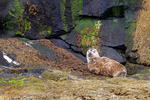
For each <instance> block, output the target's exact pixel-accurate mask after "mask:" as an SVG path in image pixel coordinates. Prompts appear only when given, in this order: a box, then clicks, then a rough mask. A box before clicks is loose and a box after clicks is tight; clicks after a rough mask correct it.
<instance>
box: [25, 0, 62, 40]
mask: <svg viewBox="0 0 150 100" xmlns="http://www.w3.org/2000/svg"><path fill="white" fill-rule="evenodd" d="M24 3H25V4H24V5H25V12H26V13H25V15H24V16H25V17H26V18H27V19H28V20H29V21H31V22H32V24H33V25H32V27H31V30H30V31H29V32H26V34H25V36H26V37H27V38H33V39H39V38H44V37H49V35H48V34H45V35H43V36H41V35H40V32H41V31H42V30H41V29H42V27H51V35H52V36H56V37H57V36H58V35H60V34H61V32H62V30H63V25H62V20H61V9H60V2H59V0H44V1H41V0H38V1H37V0H32V1H30V3H29V4H26V2H24ZM43 25H45V26H43ZM35 32H36V34H37V35H36V36H35V37H32V35H33V34H34V33H35ZM29 34H31V35H29ZM33 36H34V35H33Z"/></svg>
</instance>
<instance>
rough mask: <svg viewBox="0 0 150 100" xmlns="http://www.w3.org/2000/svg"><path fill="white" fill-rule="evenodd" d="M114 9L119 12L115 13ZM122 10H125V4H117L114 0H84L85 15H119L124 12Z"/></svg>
mask: <svg viewBox="0 0 150 100" xmlns="http://www.w3.org/2000/svg"><path fill="white" fill-rule="evenodd" d="M114 6H116V7H114ZM121 9H122V10H121ZM114 10H116V11H117V13H118V14H116V15H115V14H114V13H113V11H114ZM121 11H123V6H121V5H119V4H118V5H117V4H116V2H115V1H114V0H83V12H82V15H83V16H94V17H100V18H107V17H113V16H115V17H117V16H118V17H119V16H120V14H121V13H122V12H121ZM120 17H122V16H120Z"/></svg>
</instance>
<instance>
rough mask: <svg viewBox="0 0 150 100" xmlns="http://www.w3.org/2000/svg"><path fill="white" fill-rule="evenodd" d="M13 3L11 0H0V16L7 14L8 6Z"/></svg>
mask: <svg viewBox="0 0 150 100" xmlns="http://www.w3.org/2000/svg"><path fill="white" fill-rule="evenodd" d="M12 4H13V0H0V17H4V16H6V15H7V14H8V11H9V7H10V6H11V5H12Z"/></svg>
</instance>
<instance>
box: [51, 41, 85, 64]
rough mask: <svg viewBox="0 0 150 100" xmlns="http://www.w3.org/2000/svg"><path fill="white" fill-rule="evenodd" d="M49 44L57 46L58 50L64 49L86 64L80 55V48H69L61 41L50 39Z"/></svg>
mask: <svg viewBox="0 0 150 100" xmlns="http://www.w3.org/2000/svg"><path fill="white" fill-rule="evenodd" d="M51 42H52V43H54V44H55V45H56V46H58V47H60V48H64V49H66V50H67V51H69V52H71V53H72V54H73V55H75V56H76V57H78V58H79V59H81V60H82V61H84V62H87V61H86V57H84V56H83V55H82V54H80V53H82V51H81V49H80V48H78V47H76V46H71V45H69V44H67V43H66V42H65V41H63V40H61V39H51ZM70 46H71V47H70Z"/></svg>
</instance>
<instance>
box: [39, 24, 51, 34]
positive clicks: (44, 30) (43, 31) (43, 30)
mask: <svg viewBox="0 0 150 100" xmlns="http://www.w3.org/2000/svg"><path fill="white" fill-rule="evenodd" d="M39 26H40V30H41V32H40V35H45V34H51V32H52V29H51V27H48V26H46V25H41V24H40V25H39Z"/></svg>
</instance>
